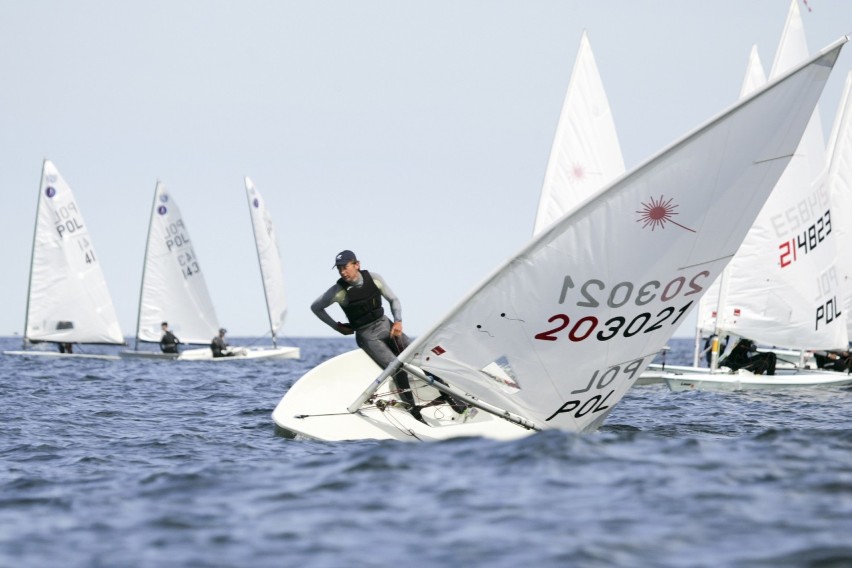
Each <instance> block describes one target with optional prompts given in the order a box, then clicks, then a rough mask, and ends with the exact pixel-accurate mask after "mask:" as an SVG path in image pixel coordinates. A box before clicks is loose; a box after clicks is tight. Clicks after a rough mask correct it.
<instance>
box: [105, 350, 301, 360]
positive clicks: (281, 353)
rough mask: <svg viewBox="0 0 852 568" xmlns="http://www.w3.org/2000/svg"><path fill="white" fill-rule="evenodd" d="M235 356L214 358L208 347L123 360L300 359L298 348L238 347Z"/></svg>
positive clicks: (126, 355) (134, 354) (125, 355)
mask: <svg viewBox="0 0 852 568" xmlns="http://www.w3.org/2000/svg"><path fill="white" fill-rule="evenodd" d="M233 351H234V352H235V355H233V356H231V357H213V352H212V351H210V349H209V348H207V347H201V348H198V349H186V350H184V351H181V352H180V353H179V354H174V353H159V352H156V351H122V352H121V353H119V355H120V356H121V358H122V359H149V360H154V361H215V362H219V363H221V362H227V361H231V362H237V361H247V360H256V359H298V358H299V356H300V350H299V348H298V347H255V348H249V347H236V348H234V349H233Z"/></svg>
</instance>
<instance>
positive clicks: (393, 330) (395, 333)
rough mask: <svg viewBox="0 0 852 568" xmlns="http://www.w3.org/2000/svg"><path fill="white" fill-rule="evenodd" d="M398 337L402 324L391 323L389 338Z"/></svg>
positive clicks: (398, 322) (400, 333)
mask: <svg viewBox="0 0 852 568" xmlns="http://www.w3.org/2000/svg"><path fill="white" fill-rule="evenodd" d="M400 335H402V322H401V321H395V322H393V325H392V326H391V330H390V336H391V337H399V336H400Z"/></svg>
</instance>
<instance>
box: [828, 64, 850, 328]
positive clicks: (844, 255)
mask: <svg viewBox="0 0 852 568" xmlns="http://www.w3.org/2000/svg"><path fill="white" fill-rule="evenodd" d="M828 151H829V156H828V167H827V171H826V174H825V180H824V183H825V184H826V185H827V187H828V191H829V196H830V198H831V207H832V210H833V211H837V213H838V218H839V219H847V220H848V219H852V72H850V73H849V74H848V75H847V76H846V83H845V84H844V86H843V95H842V97H841V98H840V103H839V105H838V107H837V113H836V115H835V119H834V123H833V125H832V130H831V136H830V137H829V143H828ZM832 230H834V231H836V232H837V235H836V238H837V241H838V244H837V248H838V249H839V252H840V254H839V255H838V264H837V273H836V274H830V273H829V274H827V275H825V276H824V277H823V278H825V279H826V280H827V281H828V283H827V284H823V285H824V286H827V285H828V284H832V283H834V282H839V283H841V284H842V285H843V286H844V287H845V290H844V293H843V296H844V301H843V302H842V304H843V314H844V317H845V319H846V330H847V333H848V334H849V336H850V337H852V317H850V314H852V311H850V310H852V222H848V221H844V222H838V223H834V224H833V225H832Z"/></svg>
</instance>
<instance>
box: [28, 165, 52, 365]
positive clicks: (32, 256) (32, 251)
mask: <svg viewBox="0 0 852 568" xmlns="http://www.w3.org/2000/svg"><path fill="white" fill-rule="evenodd" d="M46 165H47V158H45V159H44V160H42V162H41V175H40V176H39V179H38V200H37V201H36V215H35V222H34V223H33V244H32V247H31V248H30V271H29V278H28V279H27V307H26V311H25V312H24V333H23V335H24V343H23V347H24V349H26V347H27V341H28V339H29V334H28V330H29V325H30V302H31V301H32V289H33V262H34V260H35V253H36V236H37V235H38V220H39V218H40V215H41V185H42V180H44V168H45V166H46Z"/></svg>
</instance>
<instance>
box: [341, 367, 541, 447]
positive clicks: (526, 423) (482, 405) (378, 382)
mask: <svg viewBox="0 0 852 568" xmlns="http://www.w3.org/2000/svg"><path fill="white" fill-rule="evenodd" d="M400 367H404V368H405V370H406V371H408V372H409V373H411V374H412V375H414V376H415V377H417V378H418V379H420V380H422V381H425V382H426V383H427V384H429V385H430V386H432V387H434V388H436V389H438V390H439V391H441V392H445V393H447V394H449V395H451V396H453V397H455V398H458V399H461V400H463V401H464V402H466V403H467V404H469V405H471V406H475V407H476V408H479V409H480V410H484V411H485V412H487V413H489V414H493V415H494V416H497V417H498V418H502V419H503V420H506V421H508V422H511V423H513V424H516V425H518V426H520V427H522V428H526V429H527V430H535V431H536V432H540V431H541V428H539V427H538V426H536V425H535V424H534V423H533V422H531V421H530V420H527V419H526V418H524V417H522V416H518V415H517V414H512V413H511V412H509V411H508V410H504V409H502V408H499V407H497V406H493V405H491V404H488V403H487V402H483V401H482V400H479V399H478V398H476V397H474V396H472V395H470V394H468V393H466V392H463V391H461V390H459V389H456V388H454V387H451V386H450V385H448V384H446V383H442V382H439V381H437V380H435V377H432V376H430V375H427V374H426V373H424V372H423V370H422V369H420V368H418V367H415V366H414V365H407V364H405V363H403V362H402V361H400V360H399V359H394V360H393V361H392V362H391V364H390V365H388V366H387V368H386V369H385V370H384V371H382V373H381V374H380V375H379V376H378V377H376V379H375V380H374V381H373V382H372V383H370V385H369V386H368V387H367V388H366V389H365V390H364V392H362V393H361V396H359V397H358V398H357V399H355V402H353V403H352V404H350V405H349V406H348V407H347V408H346V410H348V411H349V413H350V414H354V413H356V412H358V409H360V408H361V407H362V406H363V405H364V403H366V402H367V400H368V399H369V398H370V397H371V396H373V394H375V392H376V391H377V390H379V387H380V386H382V383H384V382H385V381H386V380H387V379H388V378H389V377H390V376H391V375H393V374H394V373H396V372H397V371H398V370H399V368H400Z"/></svg>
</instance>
